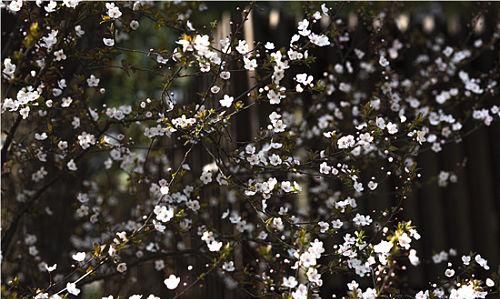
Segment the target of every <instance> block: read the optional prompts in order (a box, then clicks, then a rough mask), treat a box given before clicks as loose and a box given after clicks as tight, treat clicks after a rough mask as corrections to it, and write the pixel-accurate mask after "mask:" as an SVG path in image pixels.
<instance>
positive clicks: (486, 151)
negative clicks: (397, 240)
mask: <svg viewBox="0 0 500 299" xmlns="http://www.w3.org/2000/svg"><path fill="white" fill-rule="evenodd" d="M247 5H248V4H247V3H245V2H207V3H206V7H207V9H206V10H204V11H203V13H196V12H194V13H193V14H195V16H196V17H195V18H193V19H192V20H193V25H194V26H195V28H197V29H198V28H199V29H202V28H204V26H205V28H209V27H210V26H211V23H212V25H213V26H214V27H215V29H216V30H215V32H216V36H215V38H217V37H219V38H220V37H222V36H226V35H228V34H229V32H231V30H232V24H231V20H234V21H238V20H241V11H240V10H238V9H237V8H238V7H239V8H245V7H246V6H247ZM165 6H168V4H165ZM310 6H311V7H310ZM312 6H314V7H315V8H317V5H312V4H308V3H306V2H257V3H256V5H255V8H254V10H253V11H252V14H251V16H250V19H249V21H248V22H247V23H245V26H244V31H243V36H242V37H243V38H244V39H246V40H247V41H248V42H249V43H250V42H252V41H273V42H274V43H275V44H276V46H277V47H280V46H284V45H287V44H288V43H289V39H290V37H291V35H292V34H293V33H294V32H295V31H296V26H297V25H296V24H297V22H298V21H300V20H301V16H303V13H304V11H307V10H309V9H312ZM329 6H330V7H332V9H333V10H334V11H335V12H336V13H337V15H338V16H339V17H340V18H341V19H342V20H343V26H345V27H346V28H348V31H349V33H350V37H351V41H350V43H349V44H350V45H354V46H355V47H358V48H360V49H364V50H366V51H369V50H370V48H372V47H377V46H380V45H379V43H380V40H377V38H378V35H377V34H378V33H379V31H377V29H376V28H377V26H378V25H377V22H378V21H377V20H380V18H382V19H383V18H393V19H394V22H390V24H389V25H388V26H389V28H384V30H383V33H384V34H386V35H385V36H387V34H390V35H391V38H390V39H391V40H392V39H394V38H400V39H402V40H411V39H419V40H421V39H425V40H429V41H434V40H435V39H437V38H441V39H443V40H445V41H446V42H447V43H448V44H450V45H451V46H472V45H473V43H474V42H475V41H476V40H478V39H482V40H489V39H490V38H491V36H492V35H493V34H494V32H495V30H496V28H497V27H498V26H499V19H498V15H499V13H500V5H499V4H498V3H488V2H480V3H479V2H477V3H476V2H415V3H397V2H390V3H386V2H374V3H359V2H355V3H350V2H338V3H337V2H335V3H329ZM165 9H167V7H165ZM214 20H217V23H216V24H215V23H213V21H214ZM16 22H19V20H16V19H15V16H12V15H7V14H5V11H2V38H3V37H5V36H6V34H7V33H8V32H11V31H12V30H15V28H16ZM87 26H98V24H94V25H92V24H91V23H89V24H87ZM86 28H88V29H86V30H88V31H89V32H91V31H92V29H91V28H89V27H86ZM374 28H375V29H374ZM159 33H161V34H159ZM119 39H121V40H120V42H119V43H120V45H122V46H123V47H124V48H130V49H143V50H145V51H147V50H148V49H149V48H155V49H159V48H168V47H169V46H170V45H173V44H174V43H175V41H176V40H177V39H178V33H177V32H176V31H175V30H172V29H169V28H161V29H158V28H156V27H155V24H154V22H147V21H145V22H142V23H141V25H140V28H139V30H138V32H137V33H135V34H132V35H130V36H128V35H126V34H124V35H123V36H121V37H119ZM119 39H117V41H118V40H119ZM86 43H89V45H91V44H94V43H101V38H100V37H99V36H98V35H96V36H95V37H92V36H90V37H87V39H86ZM8 46H9V45H8V44H7V45H6V44H5V43H3V45H2V59H3V57H4V55H5V52H4V49H7V47H8ZM495 50H496V52H495V51H492V52H488V53H485V54H484V55H480V56H479V57H477V58H476V60H475V63H474V66H473V67H474V68H475V69H471V70H470V71H471V72H481V71H482V70H486V69H489V67H490V65H491V64H492V63H497V64H498V62H499V60H500V56H499V55H500V53H498V48H496V49H495ZM349 51H352V47H342V46H341V47H339V48H336V49H335V50H334V51H331V52H324V53H319V57H320V59H323V60H324V61H325V62H326V63H328V64H331V65H335V64H336V63H337V62H341V61H342V60H343V56H344V55H345V54H346V53H347V52H349ZM123 55H124V56H123V57H118V58H117V59H115V61H114V63H116V64H117V65H121V61H122V60H123V59H126V60H127V62H128V63H129V64H131V65H136V66H141V67H144V68H145V69H147V67H148V65H153V64H154V63H153V62H151V60H150V58H148V57H146V56H145V55H142V54H140V53H133V52H127V53H125V54H123ZM400 63H401V64H402V65H403V66H407V68H408V73H411V72H412V71H413V70H412V69H411V68H412V63H413V61H405V60H404V59H403V60H402V61H401V62H400ZM87 67H88V69H89V70H91V71H92V72H93V73H94V74H96V76H98V77H99V78H101V85H102V86H103V87H105V88H106V90H107V92H106V95H105V96H102V95H99V94H96V95H95V99H96V103H97V104H107V105H109V106H118V105H123V104H132V103H134V102H137V101H138V99H143V98H144V97H151V96H155V97H160V92H161V86H162V79H163V78H161V77H160V76H156V75H155V73H153V72H148V71H141V70H139V69H136V70H135V71H132V72H126V71H124V70H123V68H116V69H111V68H103V67H102V66H100V65H88V66H87ZM310 72H311V73H315V72H316V73H319V74H321V72H322V70H319V69H318V70H314V69H313V70H311V71H310ZM496 75H499V74H496ZM236 76H239V77H238V78H240V79H241V80H235V81H237V82H239V83H237V84H233V85H232V86H231V89H232V92H234V94H239V93H241V92H242V91H244V90H246V89H247V88H248V86H251V85H252V80H254V79H253V78H251V77H249V76H247V74H245V73H241V74H237V75H236ZM195 84H199V82H194V81H192V79H190V78H186V79H185V80H180V81H179V82H177V85H176V87H175V90H174V93H175V98H176V100H177V101H178V102H179V103H183V102H184V103H185V102H187V101H189V100H190V99H191V98H193V97H194V96H195V95H196V91H197V90H201V89H202V88H200V87H197V86H195ZM207 84H208V83H205V85H204V86H206V85H207ZM2 91H3V89H2ZM493 101H495V102H496V103H497V104H500V100H499V99H493ZM305 103H307V102H305ZM96 106H98V105H96ZM258 109H260V108H257V109H253V110H250V111H249V112H248V113H246V114H245V115H243V116H242V117H241V123H240V124H245V125H238V124H235V126H234V127H233V131H234V135H235V136H236V138H237V139H238V140H241V141H248V140H250V139H251V138H252V136H255V132H256V131H257V130H258V128H259V126H260V124H263V123H264V121H263V120H264V118H266V117H267V115H268V114H267V112H268V111H261V110H258ZM2 124H3V125H5V124H4V121H2ZM246 124H249V125H248V126H247V125H246ZM4 128H5V126H4ZM249 128H250V130H249ZM138 134H140V132H138ZM176 154H181V153H175V152H173V153H171V154H169V155H171V157H169V158H170V159H172V160H176V159H178V157H177V158H176V156H175V155H176ZM198 155H199V156H198V157H196V159H198V161H199V162H198V163H202V162H209V161H210V157H206V156H204V154H202V153H201V152H200V153H198ZM195 156H196V154H195ZM418 160H419V161H418V162H419V165H420V166H421V168H422V169H423V176H424V177H425V178H433V179H430V181H429V182H424V183H422V184H423V186H421V188H419V189H418V190H417V191H416V192H415V193H414V194H413V197H412V198H411V199H410V200H408V201H406V202H405V213H406V215H405V216H406V218H407V219H412V220H413V221H414V224H415V225H416V226H417V228H418V229H419V232H420V233H421V235H423V236H425V238H422V239H421V240H420V242H418V243H417V246H416V249H417V250H418V252H419V255H420V256H422V257H425V258H431V257H432V256H433V255H434V254H436V253H439V252H440V251H441V250H444V251H446V252H448V250H449V249H450V248H454V249H456V250H457V251H458V252H459V253H462V254H465V253H469V252H470V251H473V252H478V253H480V254H481V255H482V256H483V257H485V258H487V259H488V260H489V264H490V266H491V268H492V269H494V270H495V271H498V270H496V269H498V265H499V263H500V224H499V214H500V124H498V123H493V124H492V125H491V126H489V127H484V128H481V129H478V130H474V131H473V132H471V133H470V134H469V135H468V136H466V138H464V142H463V143H460V144H448V145H446V146H444V147H443V151H442V152H441V153H439V154H436V153H434V152H432V151H426V152H424V153H422V154H421V155H420V156H419V158H418ZM95 165H96V167H95V168H92V169H89V170H88V171H93V172H94V175H95V176H99V173H96V172H99V171H101V172H103V171H104V170H102V169H100V168H99V167H98V166H97V165H99V164H97V163H96V164H95ZM441 170H452V171H454V172H455V173H456V174H457V177H458V182H457V183H452V184H448V186H446V187H439V186H438V185H437V183H436V180H437V176H438V175H439V173H440V171H441ZM101 175H104V173H102V174H101ZM71 182H72V181H71V178H68V179H67V180H66V181H65V183H63V184H58V185H57V186H55V187H53V190H51V192H50V194H52V195H53V196H55V197H59V196H62V195H61V194H65V193H67V192H69V190H70V189H71V188H72V183H71ZM6 187H7V186H4V185H2V189H4V188H6ZM391 187H392V186H391V185H390V182H388V183H386V186H382V188H383V189H384V190H391ZM390 194H391V193H390V192H387V196H381V197H380V198H378V199H377V200H376V201H370V202H365V203H362V209H365V210H371V209H375V208H377V209H382V208H385V207H388V206H391V205H394V204H395V202H394V199H393V198H392V197H391V195H390ZM3 204H4V205H5V203H3ZM7 204H8V203H7ZM311 208H314V207H311ZM52 209H53V210H54V212H56V213H60V215H67V217H60V218H47V217H43V215H42V214H40V215H34V217H36V218H35V219H36V220H34V222H35V223H37V225H36V228H32V229H35V230H37V231H38V232H39V233H40V234H41V235H44V234H45V235H51V236H52V237H55V239H56V240H57V242H53V240H54V238H52V239H51V241H50V243H49V242H45V241H44V240H40V244H39V245H41V246H42V248H39V249H40V250H41V251H43V252H44V256H47V260H54V261H55V260H57V259H58V256H59V254H60V252H61V250H65V249H68V248H71V244H70V243H69V241H68V240H70V236H71V234H73V231H72V229H71V226H72V222H73V221H74V220H73V219H72V213H69V212H68V213H64V212H63V211H64V210H65V209H69V208H68V207H65V206H64V204H63V205H61V206H59V207H52ZM3 211H4V210H3V209H2V212H3ZM117 213H119V212H117ZM2 216H3V215H2ZM54 227H57V228H58V230H57V231H56V232H54V231H53V229H54ZM53 234H56V235H53ZM150 264H151V263H150ZM150 266H151V265H149V268H148V267H143V266H140V267H137V268H136V269H134V271H137V272H136V274H137V275H138V277H147V279H144V280H141V279H140V281H138V283H135V284H129V285H127V284H124V283H123V281H122V282H118V281H117V285H120V287H119V288H118V291H119V292H120V293H123V294H125V293H130V292H134V291H137V292H140V291H145V292H146V291H147V292H153V293H154V292H155V290H158V293H160V292H161V289H162V286H161V285H158V282H159V281H160V284H161V277H158V280H157V279H153V278H152V277H154V275H156V274H154V273H151V271H152V270H151V267H150ZM153 271H154V270H153ZM412 271H413V272H412V273H411V275H410V276H409V281H408V284H409V285H411V286H412V287H414V288H423V287H425V284H426V282H427V281H429V280H431V279H434V278H435V277H436V275H438V274H440V273H442V269H441V267H436V266H435V265H433V264H432V263H426V264H425V265H424V266H423V267H420V268H419V270H418V271H417V270H412ZM150 278H151V279H150ZM117 279H122V278H117ZM347 279H348V278H347V277H329V278H325V286H324V288H323V289H324V294H328V293H330V291H334V290H338V289H342V288H344V285H345V280H347ZM125 281H126V280H125ZM97 286H99V287H97ZM91 289H92V290H95V292H97V293H100V292H104V294H107V293H109V292H108V291H110V290H112V289H117V288H116V287H115V286H111V285H103V284H102V282H101V283H99V282H97V283H96V285H94V287H91ZM105 290H106V291H105ZM92 292H93V291H92ZM92 292H91V291H88V292H85V294H86V295H85V296H87V297H88V298H90V297H93V295H92V294H93V293H92ZM245 296H246V295H245V294H242V293H241V292H238V291H237V290H227V289H226V288H225V287H224V284H223V282H221V281H220V280H219V279H216V278H209V279H208V280H207V282H206V284H205V286H204V288H200V289H197V290H193V291H192V292H190V295H189V298H202V297H205V298H245Z"/></svg>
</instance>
